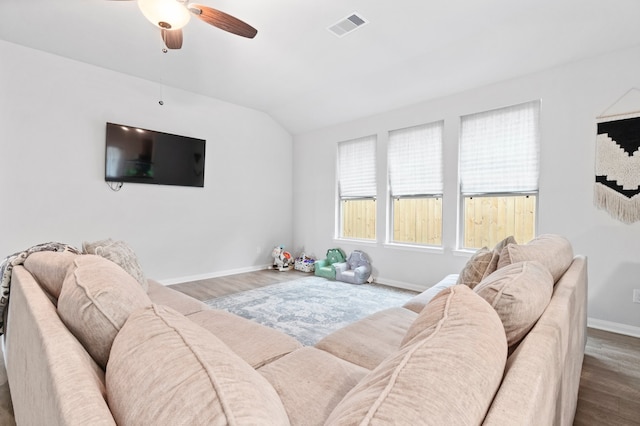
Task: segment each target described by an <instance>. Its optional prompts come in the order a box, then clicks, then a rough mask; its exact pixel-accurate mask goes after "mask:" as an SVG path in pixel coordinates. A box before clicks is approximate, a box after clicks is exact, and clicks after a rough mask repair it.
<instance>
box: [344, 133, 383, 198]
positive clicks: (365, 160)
mask: <svg viewBox="0 0 640 426" xmlns="http://www.w3.org/2000/svg"><path fill="white" fill-rule="evenodd" d="M338 187H339V193H340V198H369V197H375V196H376V137H375V136H367V137H364V138H359V139H353V140H350V141H346V142H340V143H339V144H338Z"/></svg>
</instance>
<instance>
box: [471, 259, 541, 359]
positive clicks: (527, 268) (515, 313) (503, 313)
mask: <svg viewBox="0 0 640 426" xmlns="http://www.w3.org/2000/svg"><path fill="white" fill-rule="evenodd" d="M474 291H475V292H476V293H478V294H479V295H480V296H481V297H482V298H483V299H484V300H486V301H487V302H489V304H490V305H491V306H493V308H494V309H495V310H496V312H497V313H498V316H499V317H500V319H501V320H502V325H503V326H504V330H505V332H506V334H507V341H508V343H509V347H510V348H511V347H513V346H514V345H516V344H518V343H519V342H520V340H522V339H523V338H524V336H526V334H527V333H528V332H529V330H531V328H533V326H534V325H535V323H536V322H537V321H538V318H540V316H541V315H542V313H543V312H544V310H545V309H546V308H547V305H548V304H549V301H550V300H551V295H552V293H553V277H552V276H551V274H550V273H549V271H548V270H547V268H545V267H544V266H543V265H542V264H540V263H539V262H536V261H529V262H518V263H514V264H511V265H509V266H505V267H504V268H502V269H498V270H497V271H496V272H495V273H493V274H491V276H489V277H487V279H485V280H483V281H482V282H481V283H480V284H479V285H478V286H477V287H476V288H475V289H474Z"/></svg>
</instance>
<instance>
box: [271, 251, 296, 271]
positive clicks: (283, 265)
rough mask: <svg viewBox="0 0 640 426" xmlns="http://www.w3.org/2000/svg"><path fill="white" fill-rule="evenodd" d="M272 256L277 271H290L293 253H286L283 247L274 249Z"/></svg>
mask: <svg viewBox="0 0 640 426" xmlns="http://www.w3.org/2000/svg"><path fill="white" fill-rule="evenodd" d="M271 256H273V269H277V270H278V271H288V270H289V269H291V264H292V258H291V253H289V252H288V251H284V247H283V246H276V247H274V248H273V251H272V252H271Z"/></svg>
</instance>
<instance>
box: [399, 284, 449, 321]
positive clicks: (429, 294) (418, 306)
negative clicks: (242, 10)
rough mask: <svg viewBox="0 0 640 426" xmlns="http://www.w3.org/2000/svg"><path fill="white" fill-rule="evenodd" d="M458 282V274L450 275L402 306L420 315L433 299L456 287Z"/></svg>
mask: <svg viewBox="0 0 640 426" xmlns="http://www.w3.org/2000/svg"><path fill="white" fill-rule="evenodd" d="M457 281H458V274H449V275H447V276H446V277H444V278H443V279H441V280H440V281H439V282H438V283H437V284H435V285H434V286H432V287H430V288H428V289H426V290H425V291H423V292H422V293H420V294H418V295H416V296H414V297H412V298H411V299H409V301H407V303H405V304H404V305H402V306H403V307H404V308H406V309H409V310H412V311H413V312H415V313H418V314H419V313H420V312H421V311H422V310H423V309H424V307H425V306H427V303H429V302H430V301H431V299H433V298H434V297H436V295H437V294H438V293H440V292H441V291H442V290H444V289H447V288H449V287H451V286H453V285H456V282H457Z"/></svg>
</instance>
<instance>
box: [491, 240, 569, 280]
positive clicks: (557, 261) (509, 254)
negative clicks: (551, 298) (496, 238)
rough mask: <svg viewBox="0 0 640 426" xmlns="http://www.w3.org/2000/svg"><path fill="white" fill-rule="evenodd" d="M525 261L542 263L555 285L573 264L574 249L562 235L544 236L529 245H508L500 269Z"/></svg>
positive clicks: (502, 256) (504, 250)
mask: <svg viewBox="0 0 640 426" xmlns="http://www.w3.org/2000/svg"><path fill="white" fill-rule="evenodd" d="M525 260H536V261H538V262H540V263H541V264H542V265H543V266H545V267H546V268H547V269H548V270H549V272H551V275H552V276H553V282H554V283H555V282H557V281H558V280H559V279H560V277H561V276H562V274H564V272H565V271H566V270H567V269H568V268H569V266H570V265H571V262H573V248H572V247H571V243H570V242H569V240H567V239H566V238H564V237H562V236H560V235H555V234H543V235H540V236H538V237H536V238H534V239H533V240H531V241H529V242H528V243H527V244H508V245H507V246H506V247H505V248H504V249H503V250H502V252H501V253H500V260H499V261H498V269H500V268H504V267H505V266H507V265H510V264H512V263H518V262H523V261H525Z"/></svg>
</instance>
